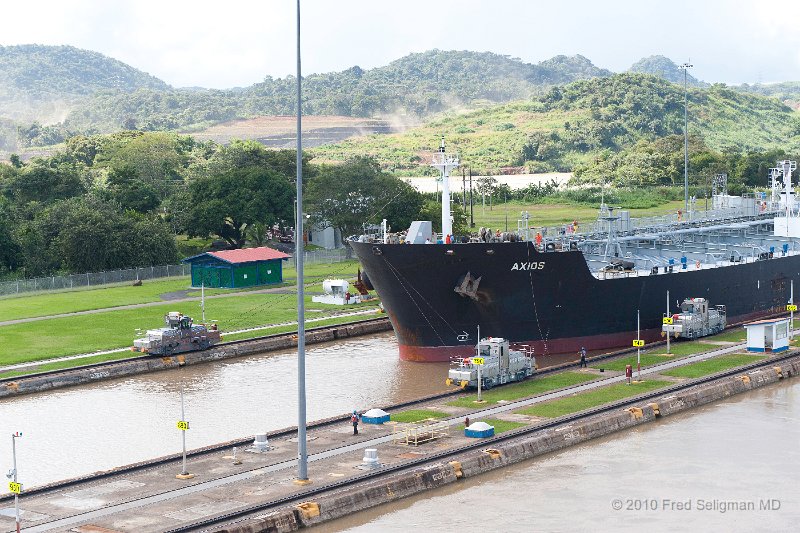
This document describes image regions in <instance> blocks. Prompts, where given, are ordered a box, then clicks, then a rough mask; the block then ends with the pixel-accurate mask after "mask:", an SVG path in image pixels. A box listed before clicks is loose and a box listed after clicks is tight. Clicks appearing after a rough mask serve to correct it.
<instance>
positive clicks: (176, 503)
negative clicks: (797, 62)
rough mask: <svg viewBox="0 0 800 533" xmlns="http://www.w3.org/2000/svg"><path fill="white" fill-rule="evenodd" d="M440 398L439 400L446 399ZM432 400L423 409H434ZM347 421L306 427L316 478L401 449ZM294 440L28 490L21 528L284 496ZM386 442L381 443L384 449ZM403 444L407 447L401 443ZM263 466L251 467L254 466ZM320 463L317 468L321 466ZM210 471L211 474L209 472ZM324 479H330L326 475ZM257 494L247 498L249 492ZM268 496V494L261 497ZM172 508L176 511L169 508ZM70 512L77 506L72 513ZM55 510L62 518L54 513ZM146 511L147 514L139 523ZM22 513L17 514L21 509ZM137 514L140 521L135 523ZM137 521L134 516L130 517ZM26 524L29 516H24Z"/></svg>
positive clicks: (109, 522)
mask: <svg viewBox="0 0 800 533" xmlns="http://www.w3.org/2000/svg"><path fill="white" fill-rule="evenodd" d="M743 347H744V344H738V345H736V346H727V347H724V348H720V349H717V350H713V351H711V352H707V353H702V354H696V355H692V356H688V357H683V358H681V359H679V360H675V361H668V362H665V363H661V364H657V365H653V366H651V367H647V368H646V369H644V370H642V374H643V375H653V374H658V373H659V372H662V371H664V370H667V369H670V368H675V367H678V366H683V365H686V364H690V363H693V362H697V361H702V360H705V359H709V358H712V357H716V356H719V355H723V354H726V353H730V352H734V351H738V350H741V349H742V348H743ZM625 379H626V378H625V376H624V375H617V376H613V377H609V378H606V379H600V380H597V381H592V382H589V383H584V384H581V385H577V386H573V387H569V388H567V389H563V390H559V391H554V392H550V393H545V394H542V395H539V396H535V397H532V398H527V399H523V400H518V401H512V402H509V403H506V404H503V405H495V406H492V407H489V408H486V409H482V410H478V411H476V412H470V413H469V417H470V419H472V420H480V419H482V418H486V417H489V416H492V415H497V414H500V413H505V412H508V411H512V410H517V409H520V408H523V407H527V406H530V405H534V404H537V403H542V402H546V401H550V400H554V399H557V398H562V397H565V396H569V395H572V394H575V393H578V392H583V391H588V390H593V389H597V388H600V387H604V386H607V385H611V384H615V383H621V382H623V381H625ZM446 401H447V400H440V401H439V402H440V403H441V402H446ZM435 406H436V405H435V404H433V403H432V404H431V405H430V407H435ZM463 416H464V413H461V414H459V415H458V416H454V417H452V418H449V419H446V420H442V421H441V422H444V423H445V424H447V425H448V426H455V425H458V424H460V423H462V421H463ZM347 426H348V424H343V427H338V426H335V427H327V428H320V429H317V430H314V431H311V432H309V451H310V452H311V453H309V457H308V460H309V463H311V464H316V463H321V464H324V465H325V466H323V467H318V468H317V469H315V470H316V471H314V472H313V475H314V476H316V479H317V481H318V482H320V481H322V482H323V483H324V477H323V476H326V474H324V472H328V473H327V476H330V477H336V478H341V477H344V476H352V475H354V474H356V473H357V470H354V468H358V464H359V460H360V454H361V452H362V451H363V450H364V449H365V448H376V447H379V446H380V447H379V451H380V457H381V459H382V461H383V463H384V464H390V463H392V462H397V461H398V460H399V459H402V458H403V457H404V454H402V453H401V454H399V455H397V453H398V452H399V451H402V449H403V447H402V446H400V447H399V449H398V446H397V445H395V444H392V442H393V441H395V440H396V438H397V434H395V433H391V432H390V428H388V427H386V426H372V427H371V426H368V425H364V427H363V431H362V433H364V434H369V433H380V435H378V436H375V437H372V438H369V437H368V438H366V439H364V440H361V439H360V438H359V439H358V440H357V441H356V442H353V440H354V439H353V437H352V436H351V435H350V431H351V430H350V429H349V428H348V427H347ZM293 440H295V441H296V439H285V438H283V439H275V440H274V441H271V444H272V445H273V446H274V451H270V452H267V453H265V454H241V457H242V458H244V459H245V460H246V462H247V463H249V464H248V466H249V467H251V469H250V470H246V471H243V472H241V471H240V472H235V471H234V470H232V467H230V466H227V465H230V463H229V462H228V463H225V465H226V466H223V463H222V462H221V461H220V458H219V456H215V457H212V456H207V457H202V458H198V459H193V460H192V464H191V465H190V466H191V469H190V470H191V471H192V472H195V473H197V475H198V476H197V478H196V480H195V481H189V482H188V483H193V484H191V485H188V486H186V485H182V484H181V482H177V483H176V482H175V479H174V475H175V472H174V469H175V468H176V467H175V465H174V464H172V465H170V466H162V467H158V468H153V469H149V470H145V471H140V472H137V473H129V474H127V475H123V474H121V475H119V476H115V477H114V478H112V479H104V480H100V481H97V482H93V481H88V482H87V483H85V484H82V485H81V486H79V487H70V488H68V489H66V491H61V490H57V491H53V492H49V493H45V494H42V495H35V496H30V497H28V498H24V500H23V501H22V508H23V509H24V510H25V511H27V512H29V513H30V514H29V516H30V517H35V516H42V517H43V518H40V519H39V520H36V519H35V518H33V519H32V521H34V522H35V521H41V520H44V519H47V518H52V519H54V520H53V521H51V522H48V523H41V524H40V525H31V526H28V527H26V528H25V531H28V532H31V533H34V532H43V531H53V530H61V531H66V530H69V528H71V527H73V526H76V525H78V524H82V523H86V522H87V521H90V522H92V525H93V527H106V528H111V529H112V530H123V531H125V530H128V531H130V530H131V529H129V528H130V527H131V526H132V525H134V524H135V526H136V530H137V531H143V532H145V531H158V530H163V529H164V528H168V527H169V526H170V525H177V523H179V522H181V521H184V520H192V519H196V518H199V517H200V516H192V514H191V513H189V514H188V515H187V514H185V512H186V511H188V510H193V509H196V510H197V511H196V512H197V513H200V512H202V513H205V514H206V515H210V514H218V513H221V512H225V511H228V510H232V509H234V508H242V507H245V506H246V505H248V504H249V503H252V501H253V500H255V499H264V498H265V496H266V495H267V494H268V495H269V497H270V498H271V497H278V496H286V495H289V494H293V493H297V492H298V491H300V490H302V489H301V488H299V487H297V485H293V484H292V483H291V480H292V479H293V474H294V472H293V469H294V468H295V467H296V465H297V461H296V455H295V454H296V445H294V444H293V443H292V441H293ZM467 441H469V439H466V438H464V437H462V436H461V435H451V436H450V437H449V438H448V439H447V442H449V443H450V444H449V445H447V444H445V443H441V444H437V448H439V449H440V448H441V447H443V446H444V447H455V446H458V445H461V444H464V443H466V442H467ZM387 447H388V448H387ZM405 449H406V450H408V448H405ZM259 463H260V464H261V465H262V466H258V464H259ZM320 469H321V470H320ZM215 476H218V477H216V478H215ZM329 479H330V478H329ZM254 496H255V497H256V498H253V497H254ZM267 499H269V498H267ZM176 509H177V510H176ZM76 511H81V512H77V513H76ZM59 515H60V516H61V517H60V518H59ZM145 517H147V519H146V521H145ZM23 519H24V514H23ZM139 520H141V521H139ZM137 521H138V522H137ZM28 523H29V524H30V521H29V522H28Z"/></svg>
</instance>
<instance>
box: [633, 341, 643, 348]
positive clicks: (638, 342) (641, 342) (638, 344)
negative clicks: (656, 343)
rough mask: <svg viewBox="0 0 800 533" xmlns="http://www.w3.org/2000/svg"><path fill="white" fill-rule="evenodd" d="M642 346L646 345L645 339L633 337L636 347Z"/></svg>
mask: <svg viewBox="0 0 800 533" xmlns="http://www.w3.org/2000/svg"><path fill="white" fill-rule="evenodd" d="M642 346H644V341H643V340H642V339H633V347H634V348H641V347H642Z"/></svg>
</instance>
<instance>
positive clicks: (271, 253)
mask: <svg viewBox="0 0 800 533" xmlns="http://www.w3.org/2000/svg"><path fill="white" fill-rule="evenodd" d="M290 257H291V256H290V255H287V254H285V253H283V252H280V251H278V250H273V249H272V248H268V247H266V246H260V247H258V248H241V249H239V250H223V251H220V252H205V253H202V254H198V255H195V256H192V257H187V258H186V259H184V260H183V262H184V263H189V264H190V265H191V266H192V287H195V288H200V287H201V286H205V287H211V288H223V289H241V288H245V287H256V286H259V285H272V284H275V283H281V282H282V281H283V261H286V260H288V259H289V258H290Z"/></svg>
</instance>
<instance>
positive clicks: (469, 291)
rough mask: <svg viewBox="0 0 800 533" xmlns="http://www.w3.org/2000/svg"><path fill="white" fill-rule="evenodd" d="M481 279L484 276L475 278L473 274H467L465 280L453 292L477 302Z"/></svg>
mask: <svg viewBox="0 0 800 533" xmlns="http://www.w3.org/2000/svg"><path fill="white" fill-rule="evenodd" d="M481 278H483V276H480V277H478V278H473V277H472V273H470V272H467V274H466V275H465V276H464V279H463V280H462V281H461V283H459V284H458V285H456V286H455V288H454V289H453V291H454V292H455V293H456V294H459V295H461V296H466V297H468V298H472V299H473V300H475V301H476V302H477V301H478V285H479V284H480V282H481Z"/></svg>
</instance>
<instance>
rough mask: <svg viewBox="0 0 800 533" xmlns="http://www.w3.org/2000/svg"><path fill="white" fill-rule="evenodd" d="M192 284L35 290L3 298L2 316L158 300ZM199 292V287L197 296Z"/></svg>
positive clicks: (159, 282) (174, 280)
mask: <svg viewBox="0 0 800 533" xmlns="http://www.w3.org/2000/svg"><path fill="white" fill-rule="evenodd" d="M188 288H189V278H188V277H182V278H172V279H168V280H155V281H144V282H142V286H141V287H134V286H133V285H131V284H126V285H123V286H119V285H117V286H112V287H103V288H91V289H87V288H84V289H81V290H74V291H65V292H53V293H36V294H34V295H21V296H14V297H9V298H3V299H0V320H15V319H18V318H28V317H35V316H48V315H58V314H61V313H74V312H75V311H88V310H90V309H104V308H106V307H117V306H120V305H130V304H140V303H148V302H158V301H159V300H160V299H161V298H159V295H160V294H164V293H167V292H174V291H180V290H184V289H188ZM199 295H200V293H199V291H198V296H199Z"/></svg>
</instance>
